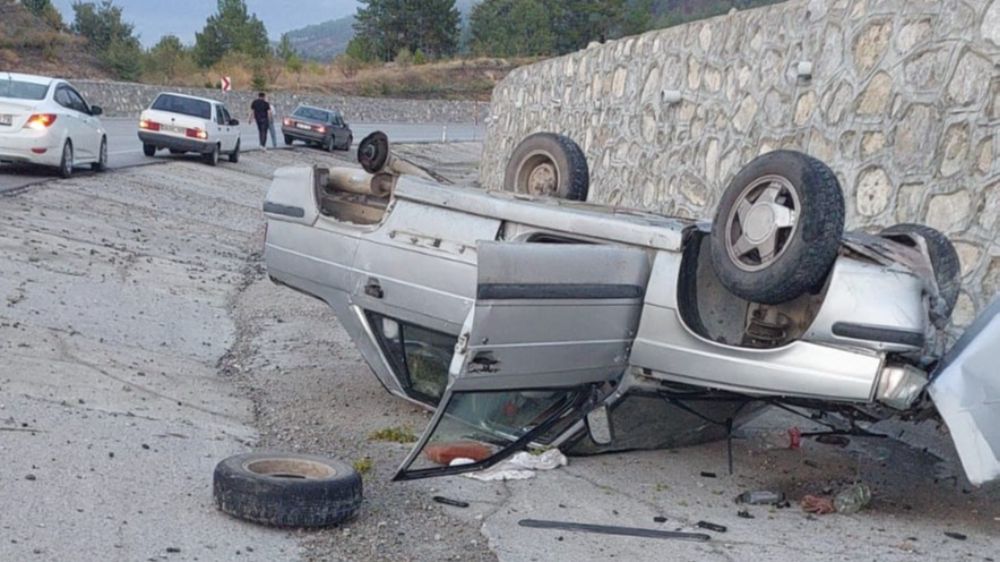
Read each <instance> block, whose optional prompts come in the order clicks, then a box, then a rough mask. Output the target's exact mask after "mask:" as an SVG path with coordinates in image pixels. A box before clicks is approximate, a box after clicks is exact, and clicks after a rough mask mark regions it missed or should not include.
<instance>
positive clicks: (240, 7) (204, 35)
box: [194, 0, 270, 66]
mask: <svg viewBox="0 0 1000 562" xmlns="http://www.w3.org/2000/svg"><path fill="white" fill-rule="evenodd" d="M269 51H270V48H269V45H268V41H267V29H266V28H265V27H264V23H263V22H262V21H260V19H258V18H257V16H256V14H250V13H249V11H248V10H247V5H246V2H244V0H218V12H216V13H215V14H213V15H211V16H209V17H208V20H206V22H205V27H204V28H203V29H202V30H201V31H200V32H198V33H196V34H195V45H194V55H195V59H196V60H197V61H198V64H200V65H201V66H211V65H213V64H215V63H216V62H218V61H219V59H221V58H222V57H223V56H224V55H226V54H227V53H230V52H238V53H243V54H246V55H249V56H251V57H256V58H264V57H266V56H267V55H268V54H269Z"/></svg>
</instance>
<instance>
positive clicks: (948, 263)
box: [879, 223, 962, 328]
mask: <svg viewBox="0 0 1000 562" xmlns="http://www.w3.org/2000/svg"><path fill="white" fill-rule="evenodd" d="M908 234H917V235H920V236H922V237H923V239H924V241H926V242H927V253H928V255H929V257H930V260H931V267H932V268H933V269H934V280H935V281H936V282H937V286H938V293H939V294H940V296H941V303H940V305H939V306H932V307H931V310H930V316H931V321H932V322H934V325H935V326H937V327H938V328H944V327H945V326H947V325H948V319H949V318H951V313H952V311H953V310H955V303H956V302H957V301H958V292H959V289H960V288H961V284H962V280H961V277H962V264H961V262H960V261H959V259H958V252H957V251H955V246H954V244H952V243H951V240H949V239H948V237H947V236H945V235H944V234H943V233H942V232H940V231H939V230H937V229H935V228H931V227H929V226H927V225H924V224H915V223H900V224H896V225H893V226H890V227H889V228H886V229H885V230H883V231H882V232H880V233H879V236H884V237H887V238H892V237H894V236H899V235H908Z"/></svg>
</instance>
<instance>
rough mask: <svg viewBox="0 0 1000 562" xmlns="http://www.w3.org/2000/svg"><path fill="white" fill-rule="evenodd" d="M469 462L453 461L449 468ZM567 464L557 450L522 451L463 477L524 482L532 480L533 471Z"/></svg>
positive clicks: (490, 480) (462, 460)
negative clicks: (540, 452)
mask: <svg viewBox="0 0 1000 562" xmlns="http://www.w3.org/2000/svg"><path fill="white" fill-rule="evenodd" d="M471 462H472V461H471V460H469V459H455V460H453V461H452V462H451V466H455V465H459V464H469V463H471ZM567 464H569V461H567V460H566V455H564V454H562V452H561V451H559V449H549V450H548V451H545V452H544V453H542V454H540V455H533V454H531V453H526V452H523V451H522V452H520V453H517V454H515V455H514V456H513V457H511V458H509V459H507V460H505V461H503V462H501V463H499V464H497V465H494V466H491V467H490V468H487V469H486V470H481V471H479V472H469V473H466V474H464V476H466V477H468V478H473V479H476V480H481V481H483V482H492V481H496V480H525V479H527V478H533V477H534V476H535V471H538V470H553V469H556V468H559V467H560V466H566V465H567Z"/></svg>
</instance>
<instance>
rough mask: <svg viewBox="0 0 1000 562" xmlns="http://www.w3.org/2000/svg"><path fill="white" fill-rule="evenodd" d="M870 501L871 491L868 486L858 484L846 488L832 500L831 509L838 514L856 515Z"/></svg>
mask: <svg viewBox="0 0 1000 562" xmlns="http://www.w3.org/2000/svg"><path fill="white" fill-rule="evenodd" d="M871 501H872V489H871V488H870V487H868V484H864V483H858V484H853V485H851V486H848V487H847V488H844V489H843V490H841V491H840V493H838V494H837V495H836V496H835V497H834V498H833V507H834V508H835V509H836V510H837V511H838V512H840V513H847V514H850V513H857V512H859V511H861V510H862V509H863V508H864V507H865V506H867V505H868V504H869V503H871Z"/></svg>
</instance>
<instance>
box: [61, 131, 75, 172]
mask: <svg viewBox="0 0 1000 562" xmlns="http://www.w3.org/2000/svg"><path fill="white" fill-rule="evenodd" d="M72 175H73V143H72V142H71V141H69V140H67V141H66V142H64V143H63V149H62V157H60V158H59V177H61V178H63V179H67V178H69V177H70V176H72Z"/></svg>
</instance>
